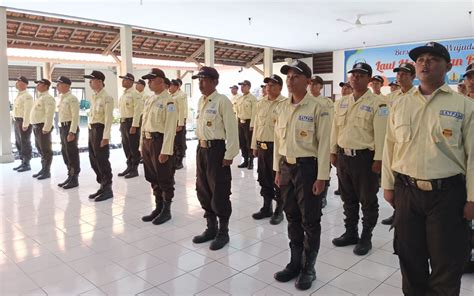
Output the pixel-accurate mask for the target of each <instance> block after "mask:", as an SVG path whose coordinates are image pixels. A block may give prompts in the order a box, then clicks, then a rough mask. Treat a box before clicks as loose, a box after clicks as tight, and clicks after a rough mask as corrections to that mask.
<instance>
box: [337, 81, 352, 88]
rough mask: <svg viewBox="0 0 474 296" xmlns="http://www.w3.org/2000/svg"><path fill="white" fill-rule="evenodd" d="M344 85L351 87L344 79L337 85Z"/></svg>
mask: <svg viewBox="0 0 474 296" xmlns="http://www.w3.org/2000/svg"><path fill="white" fill-rule="evenodd" d="M344 86H349V87H351V85H350V84H349V82H344V81H342V82H339V87H344Z"/></svg>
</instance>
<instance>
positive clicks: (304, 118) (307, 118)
mask: <svg viewBox="0 0 474 296" xmlns="http://www.w3.org/2000/svg"><path fill="white" fill-rule="evenodd" d="M298 120H299V121H304V122H313V121H314V117H313V116H309V115H298Z"/></svg>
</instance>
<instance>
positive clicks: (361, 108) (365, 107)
mask: <svg viewBox="0 0 474 296" xmlns="http://www.w3.org/2000/svg"><path fill="white" fill-rule="evenodd" d="M360 110H364V111H367V112H372V107H370V106H367V105H362V106H360Z"/></svg>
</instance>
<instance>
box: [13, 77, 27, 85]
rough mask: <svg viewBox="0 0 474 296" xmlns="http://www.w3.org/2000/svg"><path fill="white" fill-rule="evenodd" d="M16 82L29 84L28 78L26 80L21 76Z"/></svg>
mask: <svg viewBox="0 0 474 296" xmlns="http://www.w3.org/2000/svg"><path fill="white" fill-rule="evenodd" d="M16 81H21V82H24V83H26V84H28V78H26V77H25V76H20V77H18V78H17V79H16Z"/></svg>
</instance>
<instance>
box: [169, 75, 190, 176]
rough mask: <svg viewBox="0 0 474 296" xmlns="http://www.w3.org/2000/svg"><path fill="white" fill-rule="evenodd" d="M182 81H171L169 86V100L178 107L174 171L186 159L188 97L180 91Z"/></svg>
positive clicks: (181, 166) (178, 168)
mask: <svg viewBox="0 0 474 296" xmlns="http://www.w3.org/2000/svg"><path fill="white" fill-rule="evenodd" d="M182 84H183V81H181V79H179V78H178V79H172V80H171V86H170V94H171V98H172V99H173V100H174V101H175V102H176V105H177V107H178V126H177V127H176V137H175V138H174V156H175V164H174V166H175V169H177V170H180V169H182V168H183V167H184V166H183V158H184V157H186V148H187V147H186V119H187V118H188V95H187V94H186V93H185V92H184V91H182V90H181V85H182Z"/></svg>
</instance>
